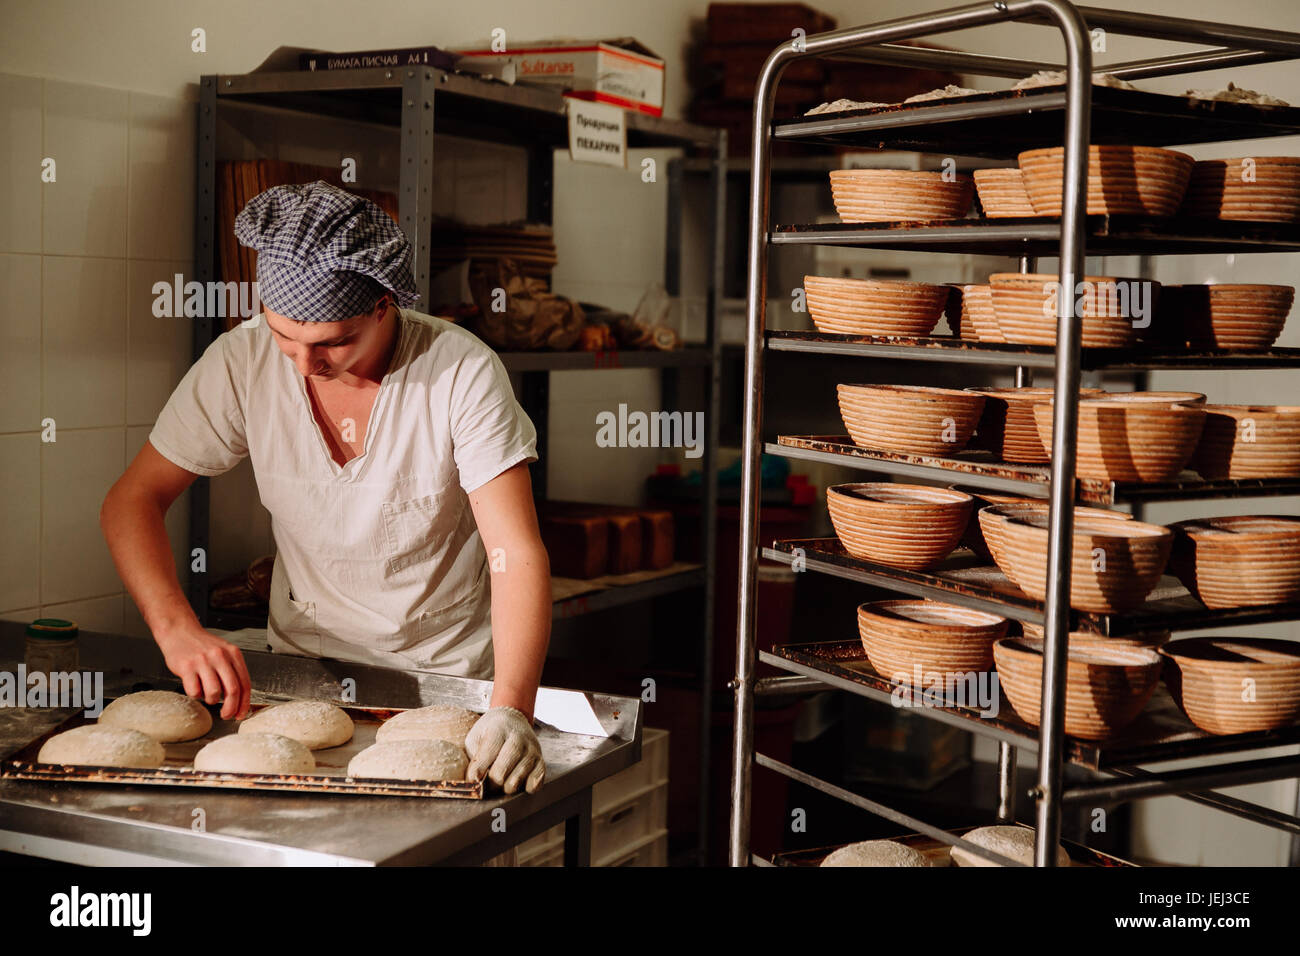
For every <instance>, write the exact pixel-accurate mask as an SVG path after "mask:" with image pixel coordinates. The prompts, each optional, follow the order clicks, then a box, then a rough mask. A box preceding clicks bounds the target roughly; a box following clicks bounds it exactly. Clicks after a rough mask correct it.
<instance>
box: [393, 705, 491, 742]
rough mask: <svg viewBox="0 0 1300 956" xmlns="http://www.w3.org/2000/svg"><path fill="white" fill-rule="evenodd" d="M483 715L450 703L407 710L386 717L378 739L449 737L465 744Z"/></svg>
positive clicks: (434, 738) (448, 739)
mask: <svg viewBox="0 0 1300 956" xmlns="http://www.w3.org/2000/svg"><path fill="white" fill-rule="evenodd" d="M479 716H480V715H479V714H476V713H474V711H472V710H465V709H464V708H463V707H450V706H448V705H446V704H434V705H433V706H431V707H418V708H416V709H415V710H404V711H402V712H401V713H400V714H394V715H393V717H391V718H390V719H389V720H386V721H384V723H383V724H382V725H381V726H380V728H379V729H378V730H377V731H375V740H376V741H378V742H380V743H383V742H384V741H387V740H446V741H450V742H451V743H453V744H456V745H458V746H461V747H463V746H465V737H466V735H468V734H469V731H470V728H471V727H473V726H474V724H475V723H476V722H477V721H478V719H479Z"/></svg>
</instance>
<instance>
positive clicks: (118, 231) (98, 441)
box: [0, 74, 194, 632]
mask: <svg viewBox="0 0 1300 956" xmlns="http://www.w3.org/2000/svg"><path fill="white" fill-rule="evenodd" d="M193 130H194V106H193V104H191V103H188V102H185V101H183V100H180V99H169V98H165V97H159V96H153V95H146V94H138V93H129V92H126V91H123V90H111V89H104V88H97V87H92V86H84V85H80V84H74V83H65V82H60V81H56V80H42V79H36V78H30V77H22V76H13V75H7V74H0V301H4V302H5V304H6V313H7V315H6V321H5V322H4V323H3V324H2V325H0V376H2V378H3V381H4V383H5V385H4V401H3V402H0V462H3V464H2V465H0V528H3V536H0V616H3V617H6V618H17V619H26V618H32V617H35V616H37V615H38V614H43V615H57V616H67V617H71V618H73V619H75V620H77V621H78V622H79V623H81V624H82V626H83V627H87V628H92V629H99V630H114V631H117V630H125V631H128V632H140V631H141V629H142V628H143V622H142V621H141V620H140V618H139V614H138V612H137V611H136V610H135V607H134V605H133V603H132V602H131V600H130V599H129V598H128V597H126V595H125V593H124V591H123V588H122V584H121V581H120V580H119V579H118V576H117V572H116V570H115V569H114V567H113V563H112V560H111V558H110V557H109V553H108V548H107V546H106V545H105V544H104V540H103V536H102V534H101V533H100V529H99V520H98V516H99V507H100V504H101V502H102V501H103V497H104V494H105V493H106V492H107V491H108V489H109V487H110V486H111V485H112V483H113V482H114V481H115V480H116V479H117V478H118V476H119V475H120V474H121V473H122V471H123V470H124V469H125V467H126V464H127V463H128V462H129V461H130V460H131V459H132V458H133V457H134V456H135V454H136V452H137V451H138V450H139V449H140V447H141V446H142V445H143V444H144V442H145V440H146V438H147V436H148V433H149V429H150V427H151V425H152V423H153V421H154V419H155V417H156V416H157V414H158V411H159V409H160V408H161V407H162V404H163V402H164V401H165V400H166V398H167V396H168V395H169V394H170V393H171V389H172V387H173V386H174V385H175V383H176V382H177V381H178V380H179V377H180V376H181V375H182V374H184V371H185V369H186V368H187V367H188V365H189V356H190V326H189V325H188V323H186V322H185V321H184V320H175V319H168V318H163V319H157V318H154V317H153V313H152V309H151V303H152V301H153V294H152V292H151V287H152V285H153V283H154V282H155V281H157V280H158V279H160V278H164V277H170V276H171V275H172V274H173V273H174V272H188V271H189V269H190V263H191V259H192V250H193V237H192V233H193V216H192V207H193V203H192V202H191V197H192V195H193V182H194V155H193V153H194V135H193ZM47 158H48V159H52V160H53V161H54V167H53V170H54V177H55V178H54V181H52V182H43V181H42V169H43V162H44V161H45V160H46V159H47ZM47 421H48V422H52V428H53V432H52V435H51V434H50V433H49V431H48V430H47V426H46V425H44V424H43V422H47ZM43 437H47V438H48V437H53V438H54V440H53V441H45V440H43ZM186 516H187V506H186V503H185V501H184V500H182V501H181V502H179V503H178V505H177V506H176V507H175V508H173V510H172V512H171V514H170V515H169V516H168V522H167V527H168V533H169V536H170V537H171V540H172V544H173V549H174V551H176V553H177V557H178V560H179V557H180V554H181V550H182V549H183V548H184V542H185V532H186V527H185V522H186Z"/></svg>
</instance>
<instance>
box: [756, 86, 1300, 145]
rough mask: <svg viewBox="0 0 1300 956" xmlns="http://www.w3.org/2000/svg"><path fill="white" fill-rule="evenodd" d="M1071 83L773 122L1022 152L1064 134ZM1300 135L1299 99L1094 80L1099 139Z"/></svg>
mask: <svg viewBox="0 0 1300 956" xmlns="http://www.w3.org/2000/svg"><path fill="white" fill-rule="evenodd" d="M1064 111H1065V86H1064V85H1059V86H1055V87H1039V88H1037V89H1030V90H1002V91H999V92H995V93H980V94H977V95H975V96H962V97H953V98H950V99H947V100H939V101H933V100H932V101H928V102H922V103H917V104H907V105H903V104H898V105H896V106H887V107H877V108H875V109H868V110H853V111H846V112H842V113H821V114H818V115H816V116H805V117H800V118H798V119H794V120H788V121H785V122H778V123H775V124H773V127H772V136H773V137H774V138H775V139H779V140H802V141H804V142H812V143H824V144H826V145H829V146H840V147H849V148H857V149H872V150H876V149H899V150H911V151H915V152H918V153H942V154H944V155H948V154H950V153H952V152H953V151H959V152H960V154H961V155H963V156H980V157H985V158H990V159H1008V158H1014V157H1015V156H1016V154H1017V153H1020V152H1022V151H1023V150H1026V149H1037V148H1039V147H1043V146H1055V145H1058V144H1059V143H1060V141H1061V126H1062V123H1063V121H1064V118H1063V114H1064ZM1297 133H1300V107H1294V106H1256V105H1254V104H1250V103H1225V102H1218V101H1213V100H1193V99H1188V98H1187V97H1185V96H1171V95H1169V94H1165V93H1148V92H1145V91H1142V90H1124V89H1113V88H1111V87H1104V86H1094V87H1093V90H1092V137H1091V138H1092V142H1094V143H1122V144H1126V145H1133V146H1177V145H1182V144H1190V143H1211V142H1220V141H1225V140H1240V139H1259V138H1261V137H1271V136H1293V135H1295V134H1297Z"/></svg>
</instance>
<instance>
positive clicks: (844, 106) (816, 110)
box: [803, 99, 894, 116]
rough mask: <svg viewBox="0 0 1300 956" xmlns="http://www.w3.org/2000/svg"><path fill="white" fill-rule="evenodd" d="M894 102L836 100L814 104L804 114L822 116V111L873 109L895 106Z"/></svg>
mask: <svg viewBox="0 0 1300 956" xmlns="http://www.w3.org/2000/svg"><path fill="white" fill-rule="evenodd" d="M893 105H894V104H893V103H873V102H872V101H871V100H844V99H840V100H835V101H833V102H830V103H823V104H822V105H821V106H814V107H813V108H812V109H810V110H809V111H808V112H807V113H804V114H803V115H804V116H820V115H821V114H822V113H843V112H844V111H845V110H871V109H876V108H878V107H881V106H893Z"/></svg>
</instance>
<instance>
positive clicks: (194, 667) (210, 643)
mask: <svg viewBox="0 0 1300 956" xmlns="http://www.w3.org/2000/svg"><path fill="white" fill-rule="evenodd" d="M155 638H156V640H157V641H158V646H159V647H160V648H161V649H162V652H163V657H164V659H165V660H166V662H167V669H168V670H169V671H171V672H172V673H173V674H175V675H176V676H177V677H179V678H180V679H181V683H182V684H183V685H184V687H185V693H187V694H189V695H190V696H191V697H198V698H200V699H202V700H204V701H206V702H207V703H209V704H215V703H217V701H224V703H223V704H222V707H221V717H222V719H223V720H229V719H230V718H232V717H243V716H244V715H245V714H247V713H248V702H249V698H250V696H251V694H252V688H253V682H252V681H251V680H250V679H249V677H248V668H247V667H245V666H244V655H243V654H242V653H241V652H240V650H239V648H238V647H236V646H235V645H234V644H231V643H230V642H229V641H226V640H223V639H222V638H220V637H217V636H216V635H214V634H209V633H208V632H207V631H205V630H204V629H203V628H202V627H200V626H198V625H197V624H195V625H194V626H192V627H187V628H185V629H184V630H180V631H175V632H172V633H169V634H167V635H166V636H157V635H155Z"/></svg>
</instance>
